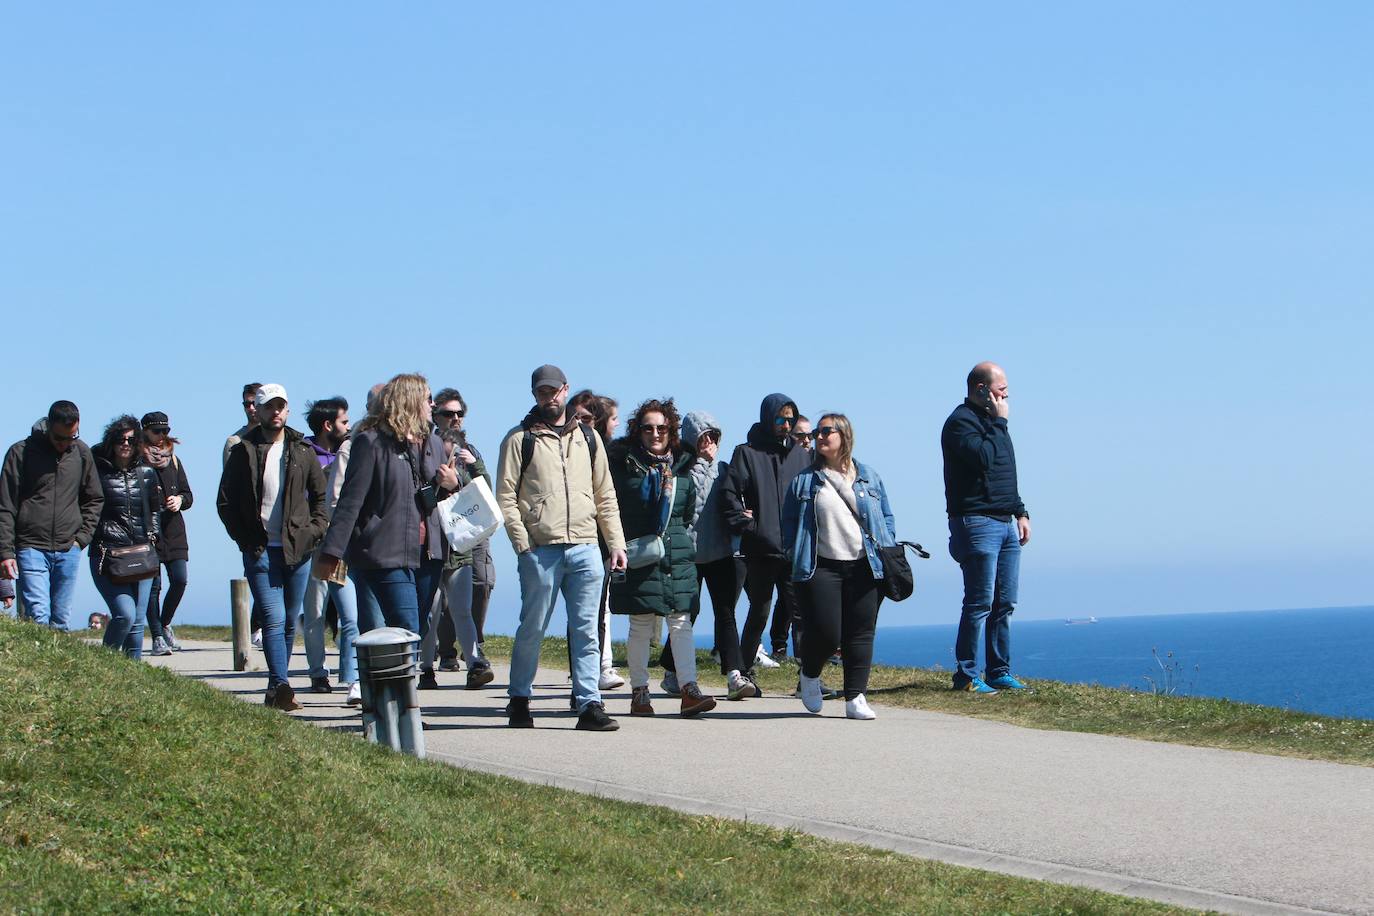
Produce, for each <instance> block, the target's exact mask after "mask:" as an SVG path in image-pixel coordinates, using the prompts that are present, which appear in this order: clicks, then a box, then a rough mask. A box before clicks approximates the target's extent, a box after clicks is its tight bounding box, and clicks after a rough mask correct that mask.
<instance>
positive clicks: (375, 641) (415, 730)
mask: <svg viewBox="0 0 1374 916" xmlns="http://www.w3.org/2000/svg"><path fill="white" fill-rule="evenodd" d="M353 646H354V648H355V649H356V650H357V652H358V685H359V687H360V688H361V690H362V695H363V736H364V737H365V738H367V740H368V741H371V742H372V743H373V744H384V745H386V746H387V747H389V748H391V749H392V750H393V751H400V752H401V753H405V754H411V755H413V756H415V757H424V756H425V734H424V732H423V731H422V725H421V723H420V697H419V690H418V688H419V676H420V668H419V664H418V659H417V657H416V653H417V652H418V651H419V647H420V637H419V635H418V634H416V633H412V632H411V631H410V630H407V629H404V628H402V627H379V628H377V629H375V630H369V631H368V632H366V633H364V634H363V635H362V636H359V637H358V638H357V640H356V641H355V642H354V643H353Z"/></svg>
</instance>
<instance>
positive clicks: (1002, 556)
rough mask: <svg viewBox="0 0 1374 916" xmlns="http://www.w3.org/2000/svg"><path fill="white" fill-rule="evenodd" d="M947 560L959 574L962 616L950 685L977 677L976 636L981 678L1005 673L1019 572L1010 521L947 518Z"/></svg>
mask: <svg viewBox="0 0 1374 916" xmlns="http://www.w3.org/2000/svg"><path fill="white" fill-rule="evenodd" d="M949 555H950V556H951V557H953V558H954V562H956V563H958V564H959V568H960V569H961V570H963V573H964V606H963V613H962V614H961V615H960V617H959V632H958V635H957V636H955V639H954V659H955V664H956V668H955V671H954V686H955V687H962V686H964V685H965V684H967V683H968V682H969V681H971V680H973V679H974V678H976V677H978V638H979V636H980V634H981V635H982V636H983V637H984V640H983V644H984V648H983V653H984V664H985V666H986V667H985V670H986V673H987V677H988V678H995V677H999V676H1001V675H1003V674H1009V673H1011V615H1012V612H1013V611H1014V610H1016V586H1017V579H1018V578H1019V577H1020V573H1021V536H1020V533H1019V532H1018V531H1017V529H1016V519H1014V518H1013V519H1011V520H1010V521H1002V520H1001V519H997V518H992V517H990V516H987V515H953V516H950V519H949Z"/></svg>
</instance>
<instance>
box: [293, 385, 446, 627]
mask: <svg viewBox="0 0 1374 916" xmlns="http://www.w3.org/2000/svg"><path fill="white" fill-rule="evenodd" d="M431 409H432V408H431V406H430V396H429V382H427V381H426V380H425V377H424V376H423V375H419V374H416V373H408V374H402V375H397V376H396V377H394V378H393V379H391V381H389V382H387V383H386V385H385V386H384V387H383V388H382V390H381V391H380V392H379V393H378V394H377V396H376V397H375V398H374V399H373V401H372V406H371V410H370V411H369V413H368V415H367V417H366V418H365V419H363V421H362V422H360V423H359V424H358V425H357V426H355V427H354V428H353V435H352V439H351V441H352V445H351V446H350V448H349V450H350V454H349V459H348V473H347V474H346V475H345V476H344V482H343V489H342V490H341V491H340V493H339V502H338V504H337V505H336V506H335V507H334V517H333V519H332V520H331V521H330V523H329V531H328V532H327V533H326V534H325V536H324V543H323V544H321V546H320V550H319V559H318V560H317V561H316V567H315V575H316V578H319V579H323V580H329V579H331V578H333V576H334V573H335V569H336V568H337V566H338V563H339V560H340V559H346V560H347V561H348V566H349V569H350V570H352V571H353V573H354V574H355V575H356V576H357V577H358V578H359V580H360V581H362V582H363V583H364V584H365V585H366V588H361V589H358V632H359V633H360V634H361V633H366V632H367V631H369V630H373V629H376V628H378V627H381V626H393V627H404V628H405V629H407V630H410V631H412V632H414V633H418V634H419V635H420V636H424V635H425V630H426V629H427V624H428V622H429V621H428V616H429V615H428V614H425V615H423V616H422V615H421V614H420V608H426V609H428V608H429V606H430V602H432V601H433V600H434V592H435V590H436V589H437V588H438V587H439V579H440V576H441V574H442V572H443V567H444V558H445V557H446V556H447V551H448V539H447V538H445V537H444V531H443V527H442V525H441V523H440V521H439V513H438V511H437V508H436V507H437V506H438V504H439V501H440V500H442V499H443V498H444V497H445V496H447V495H448V494H449V493H452V492H453V491H455V490H457V489H458V472H457V471H456V470H455V469H454V468H453V466H452V465H451V464H449V463H447V462H446V461H445V460H444V444H443V443H442V442H441V441H440V440H439V437H438V435H436V434H435V433H434V429H433V426H432V425H431V423H430V417H431Z"/></svg>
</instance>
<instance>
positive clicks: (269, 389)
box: [253, 382, 290, 407]
mask: <svg viewBox="0 0 1374 916" xmlns="http://www.w3.org/2000/svg"><path fill="white" fill-rule="evenodd" d="M273 398H281V399H282V400H283V401H286V402H287V403H288V404H289V403H290V401H289V400H287V397H286V389H285V388H283V387H282V386H281V385H278V384H277V383H276V382H273V383H271V384H269V385H263V386H262V387H261V388H259V389H258V393H257V394H256V395H255V396H254V398H253V400H254V402H256V403H257V405H258V406H259V407H264V406H266V405H267V402H268V401H270V400H272V399H273Z"/></svg>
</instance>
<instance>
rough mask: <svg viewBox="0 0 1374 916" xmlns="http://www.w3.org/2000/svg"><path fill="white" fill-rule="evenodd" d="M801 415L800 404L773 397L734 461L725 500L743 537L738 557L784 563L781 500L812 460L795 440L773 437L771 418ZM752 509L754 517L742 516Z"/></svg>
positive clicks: (728, 517)
mask: <svg viewBox="0 0 1374 916" xmlns="http://www.w3.org/2000/svg"><path fill="white" fill-rule="evenodd" d="M787 406H791V408H792V410H793V411H794V412H796V413H798V414H800V411H798V410H797V405H796V402H794V401H793V400H792V399H791V398H789V397H788V396H787V395H785V394H770V395H769V396H768V397H766V398H764V399H763V404H762V405H760V406H759V422H757V423H755V424H754V425H753V426H751V427H749V437H748V440H747V441H746V442H745V444H744V445H738V446H736V447H735V453H734V454H733V455H732V456H731V457H730V473H729V474H727V475H726V476H725V482H724V489H723V490H722V492H721V496H722V498H723V501H724V509H725V521H726V522H727V523H728V524H729V525H730V527H731V529H733V530H734V531H736V532H738V533H739V535H740V553H742V554H744V555H745V556H746V557H752V558H760V557H771V558H774V559H782V558H784V557H786V555H787V554H786V552H785V551H784V550H783V548H782V499H783V495H784V494H785V493H786V492H787V488H788V486H789V485H790V484H791V483H792V478H793V477H796V476H797V474H799V473H801V470H802V468H804V467H806V466H807V464H809V463H810V461H811V453H810V452H808V451H807V450H806V449H804V448H798V447H797V446H796V444H795V443H794V442H793V440H792V437H791V436H787V437H786V438H783V439H779V438H778V437H777V436H775V435H773V418H774V417H776V416H777V415H778V412H779V411H781V410H782V409H783V408H784V407H787ZM789 431H790V430H789ZM746 509H749V510H752V511H753V513H754V517H753V518H749V517H747V516H746V515H745V514H744V511H745V510H746Z"/></svg>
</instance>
